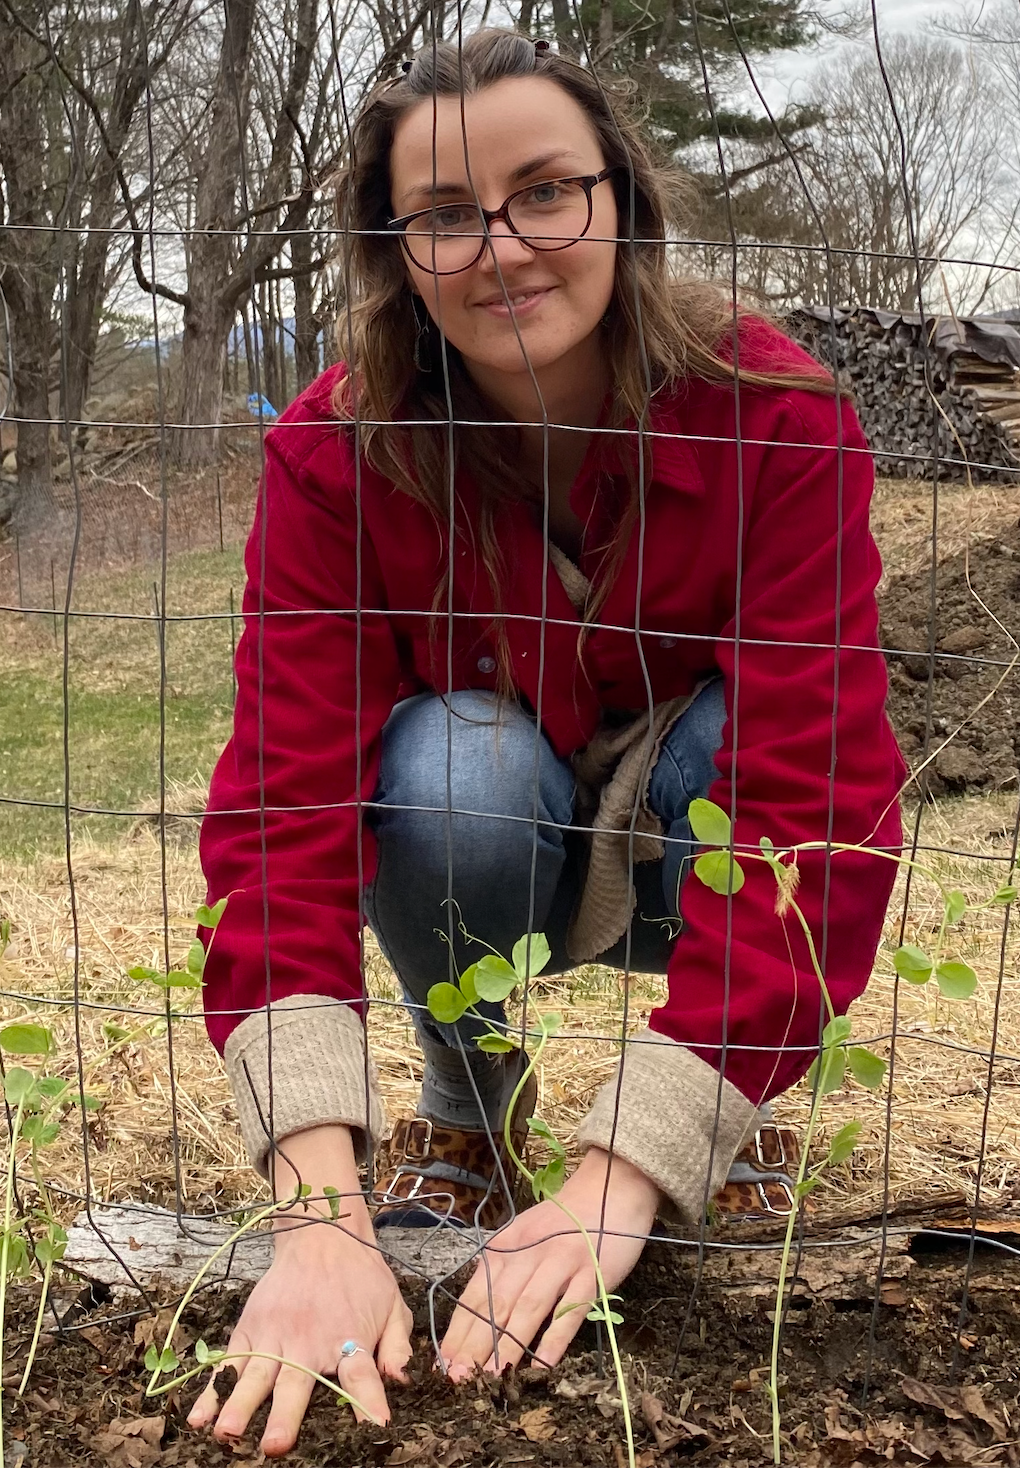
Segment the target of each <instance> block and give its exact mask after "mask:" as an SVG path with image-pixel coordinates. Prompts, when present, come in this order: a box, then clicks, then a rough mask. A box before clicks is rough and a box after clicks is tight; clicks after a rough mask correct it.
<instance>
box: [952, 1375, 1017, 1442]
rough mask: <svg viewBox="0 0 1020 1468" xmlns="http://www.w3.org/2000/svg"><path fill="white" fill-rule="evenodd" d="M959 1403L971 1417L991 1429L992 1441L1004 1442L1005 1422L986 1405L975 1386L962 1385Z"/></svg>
mask: <svg viewBox="0 0 1020 1468" xmlns="http://www.w3.org/2000/svg"><path fill="white" fill-rule="evenodd" d="M960 1405H961V1406H962V1407H963V1409H964V1410H965V1411H966V1412H967V1413H969V1415H970V1416H971V1417H974V1418H976V1419H977V1421H978V1422H983V1423H984V1424H985V1426H986V1427H990V1428H991V1429H992V1441H993V1442H997V1443H1004V1442H1005V1441H1006V1424H1005V1422H1003V1420H1002V1418H1001V1417H1000V1416H999V1415H998V1414H997V1413H996V1412H993V1411H992V1409H991V1407H989V1406H988V1405H987V1403H986V1402H985V1399H984V1397H983V1396H982V1395H981V1393H980V1391H979V1390H978V1388H977V1387H976V1386H962V1387H961V1388H960Z"/></svg>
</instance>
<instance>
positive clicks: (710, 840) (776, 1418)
mask: <svg viewBox="0 0 1020 1468" xmlns="http://www.w3.org/2000/svg"><path fill="white" fill-rule="evenodd" d="M688 819H689V820H690V824H691V830H692V832H693V834H694V836H695V838H696V840H697V841H698V842H700V843H701V844H702V845H703V846H707V847H709V848H710V849H709V850H707V851H704V852H702V854H701V855H700V856H698V857H697V858H696V859H695V861H694V874H695V876H696V877H697V878H698V879H699V881H701V882H704V883H705V885H706V886H707V887H710V888H711V889H712V891H713V892H718V893H719V894H720V896H723V897H727V896H736V894H737V893H738V892H739V891H740V889H741V888H742V887H743V885H744V871H743V868H742V867H741V865H740V861H738V860H737V858H736V857H735V856H734V854H733V849H732V847H733V842H732V827H731V824H730V818H729V816H728V815H727V814H726V812H725V811H724V810H722V809H721V807H719V806H718V805H716V804H715V803H714V802H713V801H710V800H692V801H691V804H690V809H689V811H688ZM759 848H760V849H759V851H757V852H753V851H752V852H743V851H742V852H741V857H740V860H741V861H760V862H764V863H765V864H766V865H767V866H768V867H769V869H770V870H771V872H772V875H773V877H774V878H775V882H776V889H777V900H776V913H777V915H778V916H779V918H780V919H783V918H784V917H785V916H786V914H787V913H791V914H792V915H793V917H794V918H795V919H796V921H797V923H798V925H799V927H800V929H801V931H802V932H803V934H804V939H805V942H806V945H807V950H808V955H809V957H810V961H811V967H812V969H813V971H814V974H815V977H816V979H817V980H818V986H819V989H820V991H821V996H822V1001H823V1003H824V1005H825V1011H826V1016H827V1023H826V1025H825V1027H824V1029H823V1030H822V1036H821V1045H820V1047H819V1054H818V1056H817V1058H816V1059H815V1060H814V1062H813V1063H812V1065H811V1069H810V1070H809V1071H808V1074H807V1084H808V1085H809V1086H810V1087H811V1110H810V1112H809V1115H808V1123H807V1129H806V1132H805V1136H804V1142H803V1147H802V1150H801V1160H800V1167H799V1169H798V1173H797V1178H796V1181H795V1185H794V1189H793V1204H792V1207H791V1209H790V1214H789V1218H788V1219H787V1226H786V1235H785V1239H784V1243H783V1252H782V1257H781V1260H780V1266H779V1283H778V1286H777V1298H776V1310H775V1323H774V1325H773V1330H772V1355H771V1363H770V1370H769V1396H770V1398H771V1402H772V1451H773V1458H774V1461H775V1462H776V1463H779V1462H780V1436H779V1434H780V1411H779V1345H780V1337H781V1332H782V1320H783V1309H784V1306H785V1304H786V1281H787V1276H788V1273H789V1266H790V1253H791V1249H792V1245H793V1235H794V1231H795V1229H796V1224H797V1218H798V1216H799V1212H800V1205H801V1203H802V1201H803V1199H804V1198H806V1197H807V1196H808V1194H809V1193H811V1192H812V1191H813V1190H814V1189H815V1188H817V1187H818V1186H819V1185H820V1184H821V1183H822V1182H823V1181H824V1175H825V1173H826V1172H827V1171H828V1169H829V1168H831V1167H835V1166H837V1165H838V1164H840V1163H842V1162H846V1161H847V1159H848V1158H849V1157H850V1156H851V1154H852V1153H853V1150H854V1148H855V1146H856V1145H857V1139H858V1137H859V1135H860V1132H861V1123H860V1122H859V1121H850V1122H847V1123H846V1125H845V1126H842V1127H840V1129H839V1130H838V1131H837V1132H836V1134H835V1136H834V1137H833V1138H832V1141H831V1143H830V1145H829V1150H828V1152H827V1153H826V1155H825V1157H824V1158H823V1159H822V1160H821V1162H819V1163H816V1164H815V1165H814V1166H812V1165H811V1164H810V1162H809V1157H810V1148H811V1141H812V1138H813V1136H814V1133H815V1130H816V1128H817V1126H818V1121H819V1117H820V1115H821V1107H822V1101H823V1100H824V1098H825V1097H826V1096H828V1095H831V1094H832V1092H834V1091H838V1090H839V1089H840V1087H841V1086H842V1085H843V1080H844V1077H845V1075H846V1072H847V1070H849V1071H850V1073H851V1074H852V1075H853V1077H854V1079H855V1080H856V1081H858V1082H859V1083H860V1084H861V1085H862V1086H866V1087H867V1088H868V1089H870V1090H876V1089H877V1088H878V1087H879V1086H880V1085H881V1084H882V1082H883V1080H884V1079H885V1074H886V1070H887V1065H886V1062H885V1061H884V1060H883V1059H882V1058H881V1056H878V1055H876V1054H875V1053H874V1052H873V1051H871V1050H869V1049H867V1047H866V1046H863V1045H853V1044H851V1043H850V1041H851V1039H852V1036H853V1023H852V1021H851V1020H850V1019H849V1018H848V1017H847V1016H846V1015H838V1014H836V1012H835V1009H834V1008H833V1004H832V998H831V996H830V994H829V990H828V986H827V985H826V982H825V975H824V974H823V972H822V967H821V964H820V962H819V959H818V952H817V949H816V948H815V943H814V938H813V937H812V934H811V929H810V927H809V925H808V921H807V919H806V917H805V916H804V913H803V910H802V909H801V908H800V907H799V905H798V903H797V900H796V895H795V894H796V891H797V884H798V880H799V871H798V868H797V858H798V855H799V854H800V853H801V852H805V851H829V852H831V853H833V855H836V854H838V853H840V852H849V851H854V852H860V853H862V854H866V855H869V856H874V857H881V858H883V859H884V860H887V861H892V862H895V863H896V864H897V865H898V866H903V867H907V868H908V869H912V870H914V871H916V872H918V873H919V874H921V875H922V876H925V877H927V878H929V879H930V880H931V881H932V882H934V883H935V885H936V887H937V888H938V890H939V892H940V894H941V897H942V920H941V923H940V926H939V931H938V935H937V937H936V940H935V948H934V952H933V953H932V954H931V955H929V954H927V953H925V952H923V951H922V950H921V949H920V948H916V947H914V946H913V945H911V944H904V945H903V946H902V947H900V948H898V949H897V950H896V953H895V954H894V955H893V967H894V968H895V970H896V973H897V974H898V975H899V976H900V978H902V979H905V980H906V981H907V982H908V983H911V984H916V985H919V986H920V985H924V984H927V983H928V982H929V980H930V979H931V978H932V977H934V979H935V982H936V984H937V986H938V989H939V992H940V993H941V994H942V996H943V997H944V998H946V999H951V1000H952V999H968V998H969V997H970V996H971V995H972V994H973V993H974V990H975V989H976V988H977V975H976V974H975V973H974V970H973V969H972V968H971V967H970V965H969V964H967V963H964V962H963V961H962V960H961V959H958V958H947V957H945V956H944V950H945V947H946V939H947V935H948V932H949V929H950V928H951V927H953V926H954V925H955V924H956V923H958V922H959V920H960V919H961V918H962V917H963V915H964V912H965V911H967V908H968V903H967V899H966V897H965V896H964V894H963V893H962V892H960V891H958V890H956V889H948V888H947V887H946V886H945V884H944V883H943V882H942V880H941V878H940V877H939V876H938V874H937V873H936V872H934V871H932V870H931V868H930V867H926V866H924V865H923V864H922V863H920V862H917V861H914V860H912V859H910V858H909V857H905V856H902V855H898V854H896V853H895V852H889V851H882V850H879V849H877V848H873V847H867V846H856V845H852V844H849V843H842V842H824V841H805V842H800V843H798V844H797V845H795V846H789V847H785V848H783V849H782V850H779V849H777V848H776V847H775V846H774V845H773V843H772V841H771V840H770V839H769V838H768V837H767V836H763V837H762V838H761V840H760V842H759ZM1016 895H1017V890H1016V888H1015V887H1013V886H1004V887H1000V888H999V889H998V891H996V892H995V893H994V894H993V895H992V896H991V897H990V898H988V899H987V901H986V902H984V903H981V904H979V907H981V908H989V907H993V906H1000V907H1004V906H1007V905H1008V904H1009V903H1011V902H1013V901H1014V899H1015V898H1016ZM971 910H975V909H974V908H972V909H971Z"/></svg>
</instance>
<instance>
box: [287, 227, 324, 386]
mask: <svg viewBox="0 0 1020 1468" xmlns="http://www.w3.org/2000/svg"><path fill="white" fill-rule="evenodd" d="M290 254H291V259H292V261H293V262H294V374H295V376H296V377H297V390H298V392H302V391H303V390H304V389H305V388H306V387H307V386H308V384H309V383H310V382H313V381H314V380H315V378H316V377H317V376H318V373H319V342H318V336H319V323H318V322H317V321H316V319H315V307H314V303H313V298H312V237H311V235H310V234H309V233H308V231H307V230H301V231H300V232H299V233H298V234H296V235H295V236H294V238H293V239H292V240H291V242H290Z"/></svg>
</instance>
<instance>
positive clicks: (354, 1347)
mask: <svg viewBox="0 0 1020 1468" xmlns="http://www.w3.org/2000/svg"><path fill="white" fill-rule="evenodd" d="M364 1349H365V1347H364V1346H359V1345H358V1343H357V1341H344V1343H343V1345H342V1346H341V1347H340V1357H341V1360H344V1361H346V1360H347V1359H348V1358H349V1357H351V1356H356V1355H357V1354H358V1352H359V1351H363V1350H364Z"/></svg>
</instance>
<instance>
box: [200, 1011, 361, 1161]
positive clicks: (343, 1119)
mask: <svg viewBox="0 0 1020 1468" xmlns="http://www.w3.org/2000/svg"><path fill="white" fill-rule="evenodd" d="M270 1059H271V1061H272V1068H271V1070H270ZM223 1060H224V1063H225V1065H226V1068H227V1075H228V1077H229V1079H230V1084H231V1088H232V1089H233V1092H234V1099H235V1101H236V1103H237V1113H238V1120H239V1121H240V1124H241V1134H242V1136H243V1137H244V1142H245V1146H246V1147H247V1149H248V1156H249V1157H250V1158H251V1163H252V1166H253V1167H254V1168H255V1169H256V1171H257V1172H259V1173H261V1175H262V1176H263V1177H268V1175H269V1151H270V1138H269V1132H268V1128H269V1118H270V1115H272V1130H273V1136H274V1137H275V1140H276V1141H277V1142H282V1141H283V1140H284V1138H286V1137H289V1136H292V1135H293V1134H294V1133H295V1132H303V1131H307V1130H308V1128H309V1127H313V1126H322V1125H324V1124H327V1123H338V1124H342V1125H344V1126H348V1127H350V1128H351V1130H352V1132H353V1133H354V1140H355V1150H356V1151H361V1152H362V1153H363V1154H364V1153H365V1152H366V1151H367V1150H368V1148H369V1147H370V1146H375V1144H376V1143H377V1142H378V1141H379V1140H380V1139H381V1138H382V1136H383V1135H384V1133H385V1130H386V1117H385V1113H384V1111H383V1107H382V1102H381V1101H380V1099H379V1091H378V1085H377V1080H376V1073H375V1067H374V1065H373V1064H372V1062H371V1059H368V1060H367V1068H366V1056H365V1027H364V1025H363V1024H362V1022H361V1019H360V1018H359V1016H358V1015H357V1014H356V1013H355V1012H354V1010H353V1009H351V1007H350V1006H349V1005H347V1004H341V1003H340V1002H339V1000H336V999H330V998H327V997H325V996H323V995H321V994H294V995H291V996H290V997H289V998H287V999H280V1000H277V1001H276V1002H275V1003H273V1004H271V1005H270V1006H269V1008H268V1010H265V1009H260V1010H259V1011H258V1013H256V1014H249V1015H248V1016H247V1017H246V1018H245V1019H243V1020H242V1021H241V1023H240V1024H239V1025H238V1026H237V1028H236V1029H235V1030H234V1031H233V1033H232V1034H231V1035H230V1038H229V1039H228V1040H227V1044H226V1048H225V1050H224V1052H223ZM270 1097H272V1106H271V1107H270Z"/></svg>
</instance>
